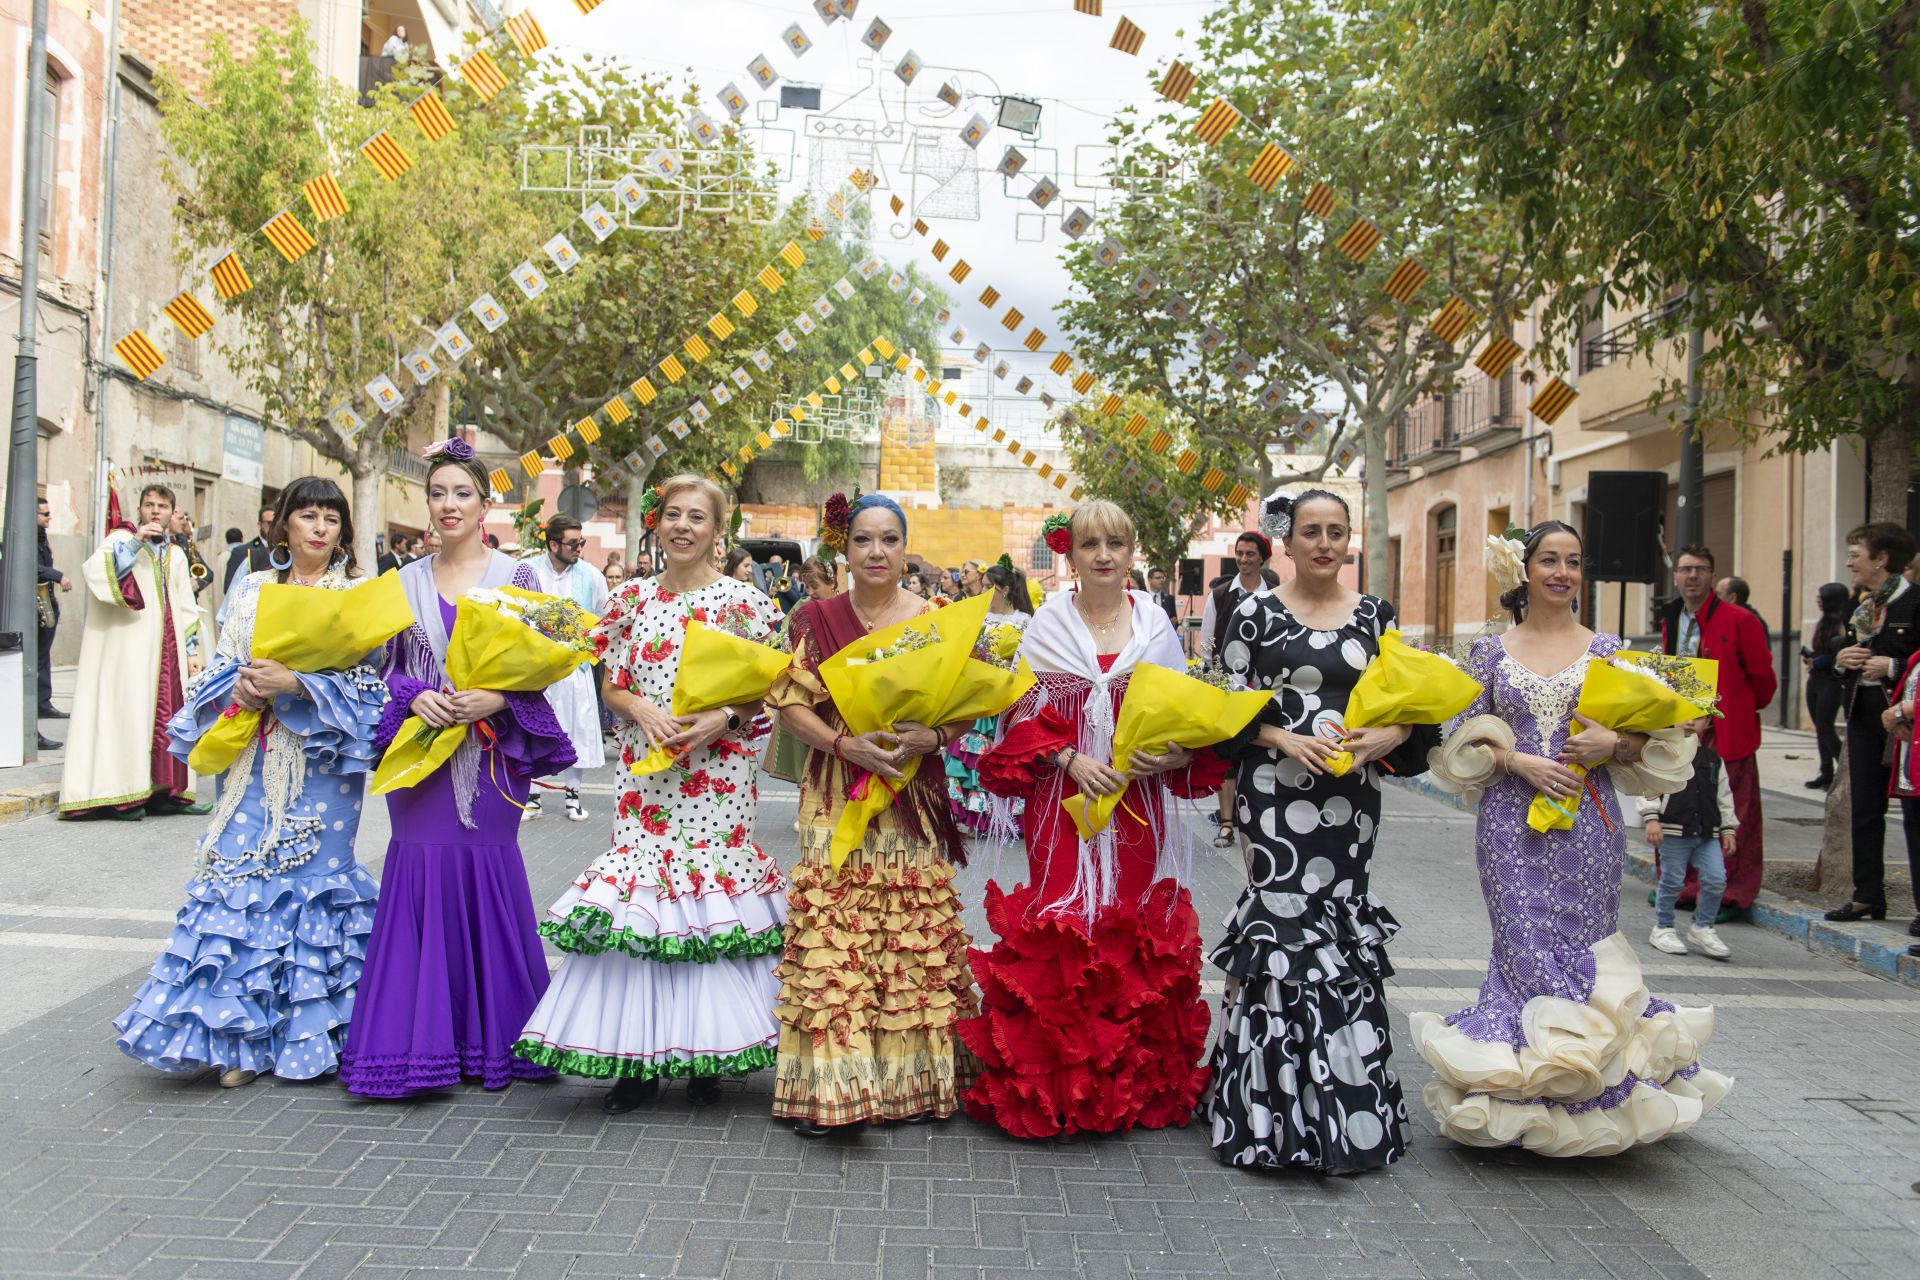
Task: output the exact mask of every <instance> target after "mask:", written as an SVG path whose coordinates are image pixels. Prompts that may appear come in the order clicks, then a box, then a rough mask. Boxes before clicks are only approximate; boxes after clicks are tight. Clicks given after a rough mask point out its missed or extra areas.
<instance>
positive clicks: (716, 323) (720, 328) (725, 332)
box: [688, 311, 733, 360]
mask: <svg viewBox="0 0 1920 1280" xmlns="http://www.w3.org/2000/svg"><path fill="white" fill-rule="evenodd" d="M707 332H709V333H711V334H712V335H713V336H714V337H716V338H718V339H719V340H720V341H722V342H725V341H726V340H727V339H728V338H731V337H732V336H733V321H731V320H729V319H727V315H726V312H724V311H716V312H714V313H713V318H712V319H710V320H708V321H707ZM701 345H702V346H705V345H706V344H705V343H702V344H701ZM688 354H689V355H693V358H694V359H695V360H705V359H706V358H707V353H706V352H704V351H702V352H700V353H699V354H698V355H694V354H693V351H692V348H688Z"/></svg>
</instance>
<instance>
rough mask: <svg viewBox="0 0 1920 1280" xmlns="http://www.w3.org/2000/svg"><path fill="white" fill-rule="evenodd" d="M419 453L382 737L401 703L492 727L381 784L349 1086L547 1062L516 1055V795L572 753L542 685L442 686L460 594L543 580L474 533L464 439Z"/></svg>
mask: <svg viewBox="0 0 1920 1280" xmlns="http://www.w3.org/2000/svg"><path fill="white" fill-rule="evenodd" d="M428 456H429V458H430V459H431V462H430V464H429V466H430V470H429V471H428V472H427V512H428V516H429V518H430V520H431V522H432V524H431V527H432V529H433V530H434V532H436V533H438V534H439V535H440V550H439V552H438V553H436V554H434V555H431V556H427V557H425V558H424V559H421V560H416V561H414V562H413V563H412V564H410V565H408V566H406V568H404V569H402V570H401V571H400V578H401V582H402V583H403V584H404V585H405V587H406V591H407V600H408V602H409V603H410V604H412V606H413V619H414V621H413V625H412V626H411V627H409V628H408V629H407V630H405V631H403V632H401V633H400V634H399V635H398V636H396V637H394V639H393V641H392V642H391V643H390V644H389V645H388V647H387V655H386V661H385V663H384V665H383V669H382V675H383V676H384V677H385V678H386V682H387V688H388V690H389V692H390V694H391V696H390V698H389V700H388V702H387V707H386V712H385V714H384V715H383V716H382V717H381V720H380V728H379V730H378V732H377V733H376V735H375V746H376V747H377V748H378V749H380V750H382V751H384V750H385V749H386V746H387V744H388V743H390V742H391V741H392V740H393V736H394V734H395V733H397V732H398V731H399V728H400V725H401V723H402V722H403V721H404V720H405V719H406V717H407V716H408V715H409V714H412V715H416V716H419V717H420V719H421V720H423V721H425V722H426V723H427V724H430V725H435V726H439V727H447V726H451V725H456V724H476V723H479V722H481V721H485V722H486V724H487V727H488V728H489V729H490V730H491V733H488V734H480V733H474V734H469V735H468V737H467V739H466V741H464V742H463V743H461V745H460V747H459V749H458V750H456V751H455V752H454V753H453V758H452V759H451V760H449V761H448V762H447V763H446V764H445V765H443V766H442V767H441V768H440V769H438V770H437V771H435V772H434V773H433V774H432V775H431V776H429V777H428V778H427V779H426V780H425V781H424V782H421V783H419V784H417V785H415V786H412V787H405V788H402V789H400V790H397V791H393V792H390V793H388V796H387V812H388V815H389V816H390V817H391V819H392V823H393V839H392V842H391V843H390V844H389V845H388V846H387V860H386V865H385V867H384V868H383V869H382V871H381V880H382V881H383V885H382V892H381V898H380V910H379V911H377V912H376V913H375V914H374V920H373V937H372V938H371V939H370V940H369V942H368V943H367V959H366V964H365V966H364V967H363V968H362V970H361V974H360V992H359V997H358V1001H357V1003H356V1005H355V1007H354V1011H353V1023H352V1026H351V1027H350V1028H349V1030H348V1033H347V1047H346V1051H345V1052H344V1053H343V1054H342V1055H341V1061H340V1078H341V1080H342V1081H344V1082H345V1084H346V1086H347V1089H348V1091H349V1092H352V1093H358V1094H363V1095H365V1096H367V1097H372V1098H398V1097H405V1096H406V1095H408V1094H411V1093H415V1092H418V1091H420V1090H424V1089H445V1088H448V1087H450V1086H452V1085H454V1084H457V1083H459V1082H460V1080H462V1079H463V1078H465V1079H475V1078H477V1079H478V1080H479V1081H480V1083H481V1084H483V1085H485V1086H486V1087H487V1088H489V1089H499V1088H504V1087H505V1086H506V1085H507V1084H508V1083H509V1082H510V1081H513V1080H516V1079H520V1080H527V1079H538V1078H544V1077H546V1076H550V1075H552V1074H553V1073H552V1072H551V1071H550V1070H548V1069H547V1068H545V1067H540V1066H535V1065H534V1064H533V1063H530V1062H526V1061H524V1060H522V1059H519V1058H517V1057H515V1056H514V1053H513V1042H514V1040H515V1039H516V1038H517V1037H518V1036H519V1034H520V1028H522V1027H523V1026H525V1025H526V1023H527V1017H528V1015H529V1014H531V1013H532V1012H533V1007H534V1006H535V1005H536V1004H538V1003H539V1002H540V997H541V996H542V995H543V994H544V993H545V992H546V989H547V963H546V959H545V957H544V956H543V955H542V954H541V950H540V938H539V935H538V934H537V933H535V931H534V917H533V895H532V892H531V890H529V889H528V887H527V872H526V867H525V866H524V865H523V864H522V863H521V860H520V844H519V834H520V807H521V805H522V804H523V803H524V802H525V801H526V798H527V788H528V785H529V780H530V779H532V778H535V777H540V776H542V775H545V774H550V773H557V772H559V771H560V770H562V769H564V768H566V767H567V766H569V765H571V764H572V763H573V747H572V746H571V745H570V744H569V743H568V741H567V736H566V734H565V732H563V731H562V729H561V728H560V725H559V722H558V721H556V720H555V719H554V717H553V711H552V710H551V708H549V707H548V705H547V700H546V698H545V697H544V696H543V695H542V694H540V693H500V692H496V691H494V690H491V689H457V690H449V689H447V686H446V673H445V671H444V670H443V669H442V665H441V664H442V662H443V661H444V660H445V657H446V652H447V636H448V633H449V632H450V631H451V630H452V628H453V621H454V603H453V602H454V601H456V600H458V599H459V598H460V597H461V596H462V595H464V594H465V593H466V592H468V591H470V590H472V589H474V588H475V587H501V586H508V585H512V586H516V587H525V588H526V589H528V590H537V589H538V588H537V587H536V586H535V583H534V578H533V570H532V568H531V567H530V566H529V565H527V564H524V563H521V562H518V561H515V560H512V559H510V558H509V557H507V556H504V555H502V554H500V552H498V551H494V550H491V549H489V548H488V547H487V545H486V544H485V543H484V542H483V541H482V540H481V524H482V522H483V521H484V520H485V519H486V514H487V507H488V500H487V494H488V492H489V488H488V484H487V478H486V473H485V472H484V471H483V470H482V469H481V467H480V464H479V463H478V462H477V461H476V460H475V458H474V454H473V447H472V446H471V445H469V444H468V443H467V442H466V441H464V440H459V439H454V440H448V441H446V442H444V443H442V444H439V445H436V446H435V447H434V448H433V449H431V450H429V451H428Z"/></svg>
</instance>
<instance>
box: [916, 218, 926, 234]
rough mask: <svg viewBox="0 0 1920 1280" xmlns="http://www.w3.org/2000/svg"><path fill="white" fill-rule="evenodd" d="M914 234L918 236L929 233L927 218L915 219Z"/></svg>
mask: <svg viewBox="0 0 1920 1280" xmlns="http://www.w3.org/2000/svg"><path fill="white" fill-rule="evenodd" d="M913 234H915V235H917V236H923V235H925V234H927V220H926V219H925V218H915V219H914V220H913Z"/></svg>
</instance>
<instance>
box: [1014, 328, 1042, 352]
mask: <svg viewBox="0 0 1920 1280" xmlns="http://www.w3.org/2000/svg"><path fill="white" fill-rule="evenodd" d="M1046 344H1047V335H1046V334H1044V333H1042V332H1040V331H1039V330H1038V329H1030V330H1028V332H1027V336H1026V337H1024V338H1022V339H1021V340H1020V345H1022V346H1024V347H1025V348H1026V349H1027V350H1029V351H1038V350H1039V349H1040V348H1041V347H1044V346H1045V345H1046Z"/></svg>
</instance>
